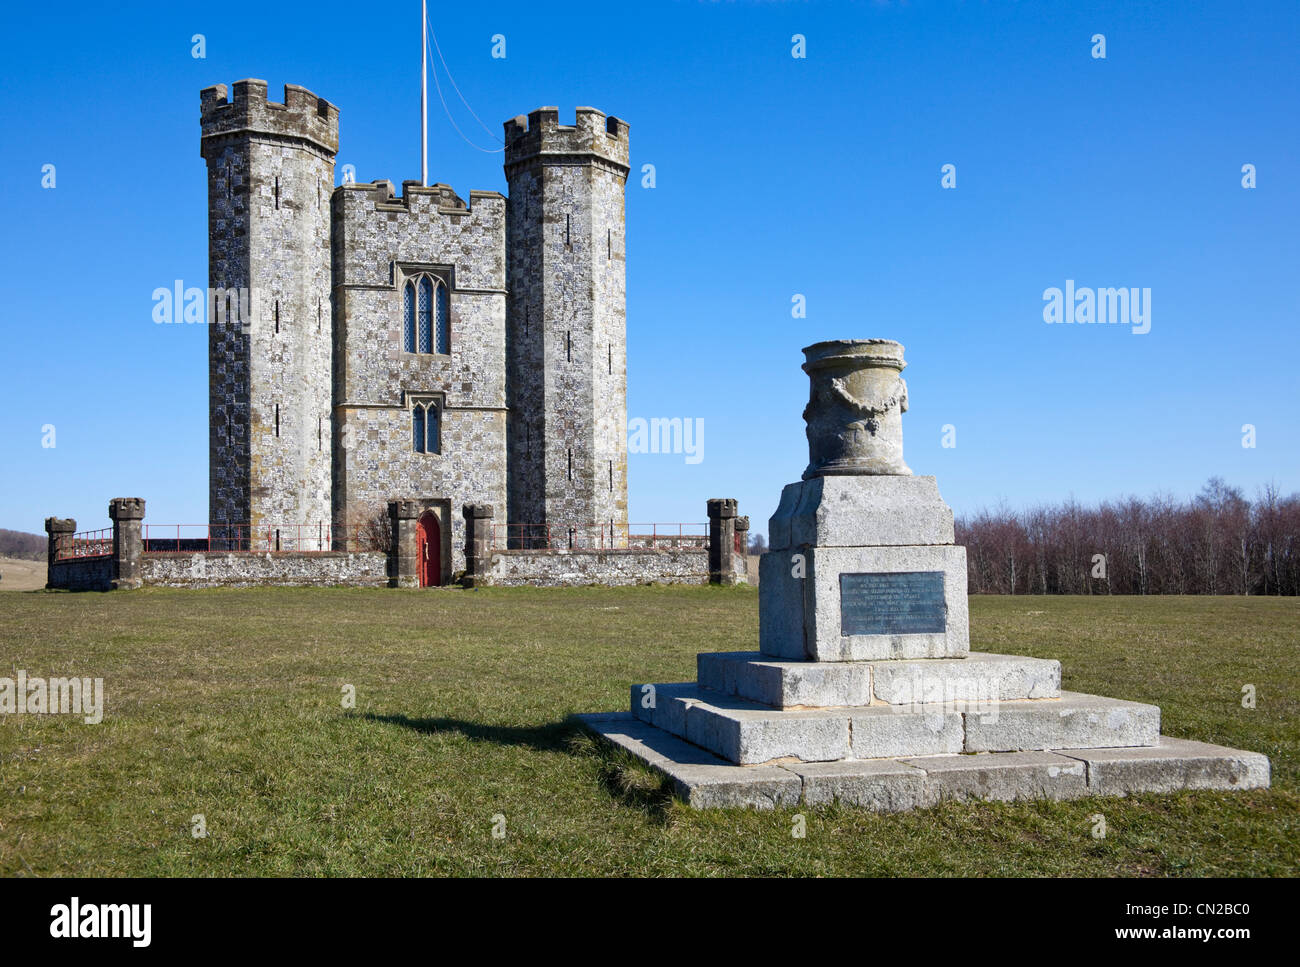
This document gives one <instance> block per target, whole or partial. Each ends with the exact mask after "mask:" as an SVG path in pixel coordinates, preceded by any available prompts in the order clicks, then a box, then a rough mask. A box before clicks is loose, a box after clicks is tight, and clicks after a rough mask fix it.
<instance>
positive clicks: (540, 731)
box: [356, 712, 578, 752]
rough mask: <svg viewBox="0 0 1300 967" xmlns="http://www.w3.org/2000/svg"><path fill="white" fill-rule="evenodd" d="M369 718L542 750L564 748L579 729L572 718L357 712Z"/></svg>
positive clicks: (430, 732) (416, 729)
mask: <svg viewBox="0 0 1300 967" xmlns="http://www.w3.org/2000/svg"><path fill="white" fill-rule="evenodd" d="M356 717H357V718H361V719H366V720H367V721H370V722H380V723H382V724H384V725H400V726H401V727H402V728H404V729H410V730H411V731H412V732H419V733H420V734H421V735H440V734H444V733H448V732H455V733H458V734H460V735H463V736H465V738H467V739H475V740H477V741H480V742H494V743H496V744H497V745H525V746H528V747H529V748H532V749H538V750H539V751H543V752H563V751H565V749H566V746H567V740H568V739H569V738H570V737H571V736H572V734H573V733H574V732H575V731H576V730H577V729H578V725H577V723H575V722H570V721H565V722H552V723H550V724H548V725H539V726H532V727H521V726H513V725H484V724H483V723H482V722H467V721H466V720H465V719H449V718H418V719H413V718H411V717H410V716H407V715H376V714H375V713H374V712H364V713H362V714H360V715H357V716H356Z"/></svg>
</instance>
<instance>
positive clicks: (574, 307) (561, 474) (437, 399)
mask: <svg viewBox="0 0 1300 967" xmlns="http://www.w3.org/2000/svg"><path fill="white" fill-rule="evenodd" d="M200 108H201V128H202V138H201V142H200V143H201V153H202V155H203V158H204V159H205V161H206V162H207V169H208V218H209V284H210V286H211V287H212V288H213V289H216V290H220V291H219V292H218V293H217V294H216V295H215V296H214V298H213V299H212V300H211V304H210V306H209V314H210V318H209V322H210V329H209V369H210V399H209V413H210V426H209V436H210V457H209V459H210V471H209V475H210V485H209V514H210V520H211V522H212V523H214V524H222V523H226V524H232V525H235V524H239V525H250V524H251V525H253V527H254V528H255V529H257V530H259V531H261V530H265V529H268V528H271V529H274V528H277V527H285V528H290V529H292V533H294V534H298V533H310V534H313V535H317V534H323V533H330V532H332V533H333V534H334V535H335V537H334V543H335V545H336V546H335V548H334V549H342V548H340V547H339V546H338V545H339V544H340V542H341V541H343V540H345V539H346V535H347V534H348V533H349V528H356V527H358V526H363V525H370V524H373V523H374V522H375V521H376V520H382V519H383V517H384V516H385V513H386V509H387V506H388V504H389V502H390V501H394V500H414V501H419V502H421V503H422V504H423V505H425V506H429V507H437V508H439V513H440V518H441V519H442V521H443V523H444V525H445V527H446V533H445V534H444V537H443V555H444V560H443V562H442V567H441V574H442V576H443V581H444V582H446V581H449V580H450V579H451V578H452V576H453V575H454V574H457V573H460V572H462V571H464V570H465V567H466V560H465V554H464V547H465V541H466V531H465V523H464V521H465V518H464V516H463V514H462V511H461V508H462V507H463V506H465V505H470V504H473V505H492V506H494V507H497V508H501V513H500V517H499V519H497V520H496V521H494V523H495V524H496V525H499V526H504V525H505V524H506V523H510V524H531V525H538V526H539V527H540V528H545V527H546V526H548V525H549V526H551V527H552V528H555V527H559V528H561V529H563V528H566V527H575V528H581V529H590V528H593V527H600V526H602V525H604V526H606V527H609V528H610V529H611V530H614V531H617V532H619V533H626V525H627V449H626V432H625V426H626V422H627V420H626V416H627V404H626V393H627V361H626V355H627V354H626V312H625V302H626V283H625V271H624V269H625V261H624V258H625V247H624V203H623V202H624V188H625V182H626V178H627V173H628V126H627V124H626V123H625V122H623V121H621V120H619V119H618V118H615V117H607V116H606V115H605V114H602V113H601V112H599V111H596V110H594V109H592V108H586V107H580V108H578V109H577V112H576V123H575V124H574V125H562V124H560V122H559V112H558V110H557V109H556V108H553V107H548V108H541V109H540V110H537V111H534V112H532V113H531V114H529V115H528V116H527V117H524V116H522V115H521V116H519V117H517V118H514V119H512V120H510V121H508V122H506V125H505V133H506V138H505V140H506V154H505V169H506V177H507V182H508V184H509V187H510V199H509V201H507V199H506V198H505V197H504V196H502V195H500V194H499V193H497V192H488V191H472V192H470V193H469V202H468V203H466V202H465V201H464V200H462V199H461V198H460V197H459V196H458V195H457V194H456V193H455V192H454V191H453V190H452V189H451V188H450V187H448V186H447V185H442V184H435V185H432V186H430V187H427V188H426V187H422V186H421V185H420V184H419V183H418V182H411V181H407V182H403V185H402V193H401V195H400V196H399V195H397V194H395V192H394V189H393V185H392V183H390V182H389V181H383V180H381V181H375V182H371V183H368V184H356V183H352V182H350V181H348V182H345V183H344V184H342V185H339V186H338V187H337V188H336V187H335V185H334V161H335V156H336V153H337V151H338V146H339V141H338V125H339V111H338V109H337V108H336V107H335V106H334V105H333V104H331V103H329V102H328V101H326V100H324V99H323V98H319V97H317V96H316V95H315V94H312V93H311V92H310V91H307V90H305V89H303V88H301V87H297V86H294V85H286V87H285V92H284V103H282V104H277V103H275V102H272V101H268V99H267V85H266V82H265V81H259V80H242V81H237V82H236V83H235V84H234V86H233V97H228V95H227V89H226V86H225V85H224V84H219V85H216V86H213V87H209V88H206V89H204V90H203V92H202V93H201V95H200ZM419 278H429V279H431V280H437V283H438V284H439V285H440V286H443V287H445V291H446V293H447V313H446V315H447V319H448V327H449V338H448V340H447V343H446V344H445V345H443V344H438V345H436V346H432V347H430V349H431V351H411V347H410V346H408V345H407V343H406V341H405V338H404V336H405V316H404V312H405V309H404V301H403V300H404V291H405V286H406V282H407V281H408V280H416V279H419ZM417 348H420V347H418V346H417ZM417 407H418V408H419V412H420V415H421V418H424V419H428V418H429V417H427V416H424V414H428V413H432V414H434V415H435V417H436V423H437V429H438V432H437V435H436V438H432V439H436V441H437V444H436V445H431V444H429V443H428V439H431V438H429V437H427V434H426V437H424V438H423V439H424V440H425V443H424V444H423V446H421V445H417V444H415V443H414V442H413V441H414V438H415V433H414V430H415V427H416V426H418V425H419V424H417V423H416V419H417V414H416V408H417ZM330 524H332V525H333V526H332V530H331V529H329V528H327V527H326V526H316V527H306V528H302V529H301V530H299V528H300V526H301V525H330ZM543 532H544V531H543ZM304 540H305V543H306V544H312V542H313V541H315V540H319V538H315V537H312V538H306V539H304ZM285 549H286V550H302V551H323V550H330V548H328V547H320V546H303V547H286V548H285ZM403 580H404V579H403Z"/></svg>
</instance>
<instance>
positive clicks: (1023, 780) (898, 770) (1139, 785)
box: [577, 712, 1270, 812]
mask: <svg viewBox="0 0 1300 967" xmlns="http://www.w3.org/2000/svg"><path fill="white" fill-rule="evenodd" d="M577 718H578V721H580V722H581V723H582V724H583V725H584V726H585V727H586V728H588V729H589V730H591V731H592V732H594V733H595V734H596V735H598V736H600V737H601V738H603V739H604V740H606V741H608V742H610V743H612V744H613V745H614V746H616V747H618V748H621V749H624V750H626V751H627V752H629V753H631V754H632V755H633V756H635V757H636V758H637V759H639V760H641V761H642V762H644V763H645V764H646V765H648V766H650V767H651V768H652V769H655V770H656V771H658V772H660V773H662V774H663V775H665V776H667V777H668V778H669V779H670V780H671V781H672V783H673V786H674V789H675V791H676V794H677V795H678V796H679V797H680V798H681V799H683V800H684V801H685V802H686V803H687V804H689V805H690V806H691V807H693V808H696V809H713V808H723V807H750V808H756V809H771V808H774V807H795V806H799V805H818V804H821V803H829V802H832V801H839V802H842V803H846V804H848V805H854V806H862V807H865V808H868V809H872V810H876V811H878V812H901V811H903V810H908V809H918V808H925V807H927V806H933V805H936V804H937V803H940V802H943V801H945V800H952V799H977V800H992V801H1011V800H1020V799H1076V798H1079V797H1083V796H1125V795H1133V794H1138V793H1144V792H1152V793H1168V792H1175V791H1178V790H1182V789H1210V790H1214V789H1220V790H1229V789H1266V788H1268V785H1269V781H1270V767H1269V761H1268V757H1267V756H1264V755H1261V754H1260V753H1258V752H1243V751H1241V750H1238V749H1229V748H1225V747H1223V746H1218V745H1208V744H1206V743H1204V742H1191V741H1188V740H1186V739H1174V738H1170V737H1168V736H1158V737H1157V739H1156V742H1155V743H1154V744H1152V745H1150V746H1146V747H1138V748H1131V747H1130V748H1110V749H1058V750H1056V751H1053V752H1041V751H1038V752H987V753H974V754H964V755H935V756H901V757H894V758H883V759H854V760H843V761H836V762H798V761H791V760H780V761H776V762H769V763H767V764H765V765H734V764H732V763H730V762H727V761H726V760H724V759H720V758H718V757H717V756H715V755H713V754H712V753H710V752H707V751H705V750H704V749H701V748H700V747H698V746H696V745H692V744H691V743H689V742H686V741H683V740H682V739H681V738H679V737H677V736H674V735H672V734H670V733H669V732H667V731H665V730H663V729H661V728H658V727H656V726H654V725H651V724H649V723H647V722H643V721H641V720H640V719H638V718H636V717H635V716H634V715H632V714H631V713H628V712H615V713H609V714H603V715H579V716H578V717H577Z"/></svg>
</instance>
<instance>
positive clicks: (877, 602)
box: [840, 571, 948, 635]
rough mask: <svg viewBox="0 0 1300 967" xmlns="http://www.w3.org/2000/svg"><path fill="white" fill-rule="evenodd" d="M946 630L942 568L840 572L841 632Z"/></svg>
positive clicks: (853, 633)
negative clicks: (933, 569) (937, 569)
mask: <svg viewBox="0 0 1300 967" xmlns="http://www.w3.org/2000/svg"><path fill="white" fill-rule="evenodd" d="M947 630H948V604H947V601H946V600H945V599H944V595H943V572H942V571H888V572H882V573H876V574H841V575H840V634H842V635H933V634H943V633H944V632H946V631H947Z"/></svg>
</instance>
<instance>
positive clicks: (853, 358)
mask: <svg viewBox="0 0 1300 967" xmlns="http://www.w3.org/2000/svg"><path fill="white" fill-rule="evenodd" d="M803 352H804V355H805V357H806V361H805V362H804V364H803V369H804V371H805V372H806V373H807V374H808V376H809V379H810V382H811V389H810V393H809V401H808V406H807V408H806V409H805V410H804V419H805V421H806V422H807V424H808V454H809V462H808V468H807V469H806V470H805V471H804V473H803V478H802V480H800V481H799V482H797V483H792V484H789V485H787V486H786V487H785V489H784V490H783V491H782V493H781V501H780V504H779V505H778V506H777V509H776V513H775V514H773V515H772V519H771V521H770V523H769V527H768V538H769V543H770V549H769V550H768V551H767V553H765V554H764V555H763V557H762V559H761V561H760V571H759V642H758V651H756V652H753V651H751V652H725V653H713V654H709V653H706V654H701V655H699V656H698V672H699V674H698V679H699V680H698V682H682V683H675V684H658V685H654V684H645V685H633V686H632V691H631V711H630V712H618V713H612V714H594V715H584V716H579V720H580V721H581V722H582V723H583V724H584V725H585V726H586V727H587V728H589V729H591V730H592V731H594V732H595V733H597V734H598V735H600V736H602V737H604V738H605V739H607V740H608V741H610V742H612V743H614V744H615V745H618V746H620V747H622V748H624V749H627V750H628V751H630V752H631V753H632V754H633V755H635V756H637V757H638V758H640V759H641V760H643V761H644V762H646V763H647V764H649V765H650V766H651V767H653V768H655V769H657V770H659V771H660V772H662V773H664V774H665V775H667V776H668V777H669V778H670V779H671V780H672V781H673V783H674V786H675V788H676V790H677V793H678V795H680V796H681V797H682V798H684V799H685V800H686V801H687V802H689V803H690V805H692V806H695V807H699V808H707V807H713V806H755V807H760V808H762V807H766V808H771V807H773V806H795V805H798V804H800V803H805V804H817V803H824V802H830V801H832V800H840V801H842V802H846V803H850V804H854V805H860V806H865V807H868V808H872V809H877V810H882V811H897V810H904V809H912V808H916V807H924V806H930V805H934V804H935V803H938V802H940V801H942V800H945V799H954V798H955V799H966V798H974V799H993V800H1012V799H1033V798H1048V799H1069V798H1075V797H1079V796H1087V795H1126V794H1129V793H1138V792H1169V791H1173V790H1177V789H1250V788H1260V787H1266V786H1268V784H1269V775H1270V770H1269V761H1268V759H1267V757H1265V756H1263V755H1261V754H1259V753H1254V752H1242V751H1238V750H1235V749H1227V748H1223V747H1221V746H1213V745H1206V744H1204V743H1200V742H1190V741H1187V740H1183V739H1173V738H1169V737H1167V736H1162V735H1161V734H1160V709H1159V708H1157V707H1156V706H1154V705H1145V704H1141V703H1138V702H1130V701H1123V700H1119V699H1112V698H1104V697H1101V696H1097V695H1084V694H1079V693H1075V692H1068V691H1062V689H1061V666H1060V663H1059V662H1057V661H1055V660H1051V659H1043V658H1023V657H1018V656H1014V655H995V654H983V653H972V652H971V651H970V631H969V623H968V611H967V601H966V549H965V548H964V547H960V546H958V545H957V544H955V543H954V531H953V515H952V510H951V509H950V508H949V507H948V506H947V504H945V503H944V502H943V498H942V497H940V496H939V488H938V486H937V484H936V482H935V479H934V478H933V477H917V476H913V475H912V472H911V470H910V469H909V468H908V466H907V464H906V463H904V461H903V430H902V415H903V413H904V412H906V410H907V384H906V383H905V382H904V381H903V378H902V375H901V374H902V371H903V368H904V367H905V365H906V363H904V361H903V347H902V346H901V345H899V344H898V343H897V342H893V341H892V340H888V339H863V340H834V341H829V342H820V343H816V344H815V345H812V346H809V347H807V348H806V349H804V351H803Z"/></svg>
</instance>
